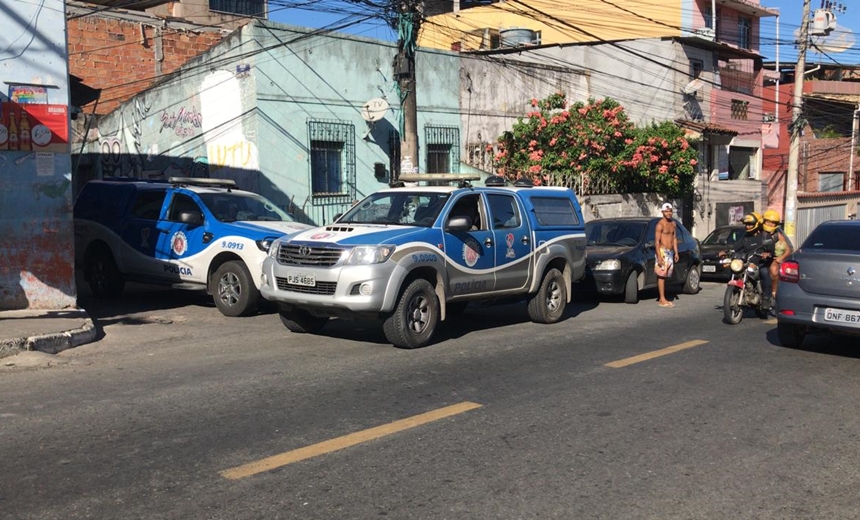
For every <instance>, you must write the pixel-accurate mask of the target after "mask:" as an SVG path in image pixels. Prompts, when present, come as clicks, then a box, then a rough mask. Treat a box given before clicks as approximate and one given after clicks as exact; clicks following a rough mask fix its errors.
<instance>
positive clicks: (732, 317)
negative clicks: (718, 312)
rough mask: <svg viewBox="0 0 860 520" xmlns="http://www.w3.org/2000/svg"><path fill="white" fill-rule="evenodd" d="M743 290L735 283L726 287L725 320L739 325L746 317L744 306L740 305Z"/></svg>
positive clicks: (724, 299)
mask: <svg viewBox="0 0 860 520" xmlns="http://www.w3.org/2000/svg"><path fill="white" fill-rule="evenodd" d="M740 297H741V290H740V288H738V287H735V286H734V285H729V286H728V287H726V295H725V297H724V298H723V321H725V322H726V323H728V324H730V325H737V324H738V323H740V322H741V320H742V319H744V308H743V307H742V306H741V305H740Z"/></svg>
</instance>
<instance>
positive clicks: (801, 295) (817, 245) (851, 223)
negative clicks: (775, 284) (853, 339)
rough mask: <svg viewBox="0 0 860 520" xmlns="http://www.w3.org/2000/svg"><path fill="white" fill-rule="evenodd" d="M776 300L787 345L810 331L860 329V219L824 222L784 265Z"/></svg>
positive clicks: (858, 331) (782, 337) (857, 331)
mask: <svg viewBox="0 0 860 520" xmlns="http://www.w3.org/2000/svg"><path fill="white" fill-rule="evenodd" d="M776 299H777V308H776V310H777V315H776V317H777V332H778V334H779V341H780V343H782V344H783V345H784V346H786V347H789V348H796V347H799V346H800V344H801V343H803V338H804V337H805V336H806V334H807V332H811V331H830V332H836V333H842V334H860V221H855V220H832V221H829V222H823V223H821V224H819V225H818V227H816V228H815V229H814V230H813V231H812V233H811V234H810V235H809V237H808V238H807V239H806V240H805V241H804V242H803V245H802V246H801V247H800V249H798V250H797V251H795V252H794V253H793V254H792V255H791V256H789V257H788V258H787V259H786V260H785V262H783V263H782V265H780V268H779V288H778V292H777V298H776Z"/></svg>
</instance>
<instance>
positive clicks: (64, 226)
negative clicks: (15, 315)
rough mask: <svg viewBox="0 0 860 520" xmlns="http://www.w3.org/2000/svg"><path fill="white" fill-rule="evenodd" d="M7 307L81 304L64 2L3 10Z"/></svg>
mask: <svg viewBox="0 0 860 520" xmlns="http://www.w3.org/2000/svg"><path fill="white" fill-rule="evenodd" d="M0 27H2V28H3V29H2V31H3V35H4V37H3V38H2V41H4V42H6V43H3V44H2V45H0V47H2V48H0V310H9V309H28V308H29V309H63V308H67V307H74V306H75V305H76V299H77V296H76V289H75V283H74V264H73V259H74V254H73V253H74V251H73V247H74V236H73V230H72V210H71V205H72V166H71V164H72V163H71V154H70V147H69V73H68V53H67V50H66V19H65V2H64V1H63V0H42V1H38V2H37V1H31V0H4V2H3V7H2V9H0Z"/></svg>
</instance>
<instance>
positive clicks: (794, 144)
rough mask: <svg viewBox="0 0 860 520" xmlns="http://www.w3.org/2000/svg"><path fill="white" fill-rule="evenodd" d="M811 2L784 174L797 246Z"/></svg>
mask: <svg viewBox="0 0 860 520" xmlns="http://www.w3.org/2000/svg"><path fill="white" fill-rule="evenodd" d="M809 2H810V0H803V15H802V17H801V21H800V42H799V43H800V46H799V47H798V50H797V65H795V67H794V94H793V95H792V97H791V126H790V132H791V141H790V142H789V145H788V171H787V172H786V177H785V217H784V220H785V235H786V236H787V237H788V239H789V241H791V242H792V243H794V244H795V247H797V245H796V240H795V239H796V236H797V170H798V166H799V162H800V134H801V132H802V131H803V126H804V121H803V76H804V71H805V70H806V49H807V47H808V46H809Z"/></svg>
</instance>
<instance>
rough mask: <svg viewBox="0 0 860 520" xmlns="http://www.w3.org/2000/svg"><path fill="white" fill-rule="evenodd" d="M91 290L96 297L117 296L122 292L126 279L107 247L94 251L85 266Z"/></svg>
mask: <svg viewBox="0 0 860 520" xmlns="http://www.w3.org/2000/svg"><path fill="white" fill-rule="evenodd" d="M85 270H86V273H87V280H88V281H89V284H90V291H91V292H92V293H93V296H95V297H96V298H116V297H117V296H119V295H120V294H122V290H123V288H124V287H125V280H124V279H123V277H122V274H121V273H120V272H119V269H117V267H116V262H115V261H114V259H113V255H112V254H111V252H110V250H109V249H108V248H107V247H100V248H97V249H95V250H93V251H92V253H90V255H89V257H88V258H87V263H86V267H85Z"/></svg>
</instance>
